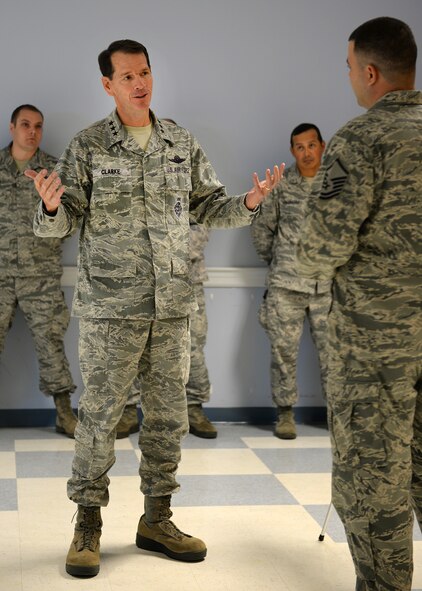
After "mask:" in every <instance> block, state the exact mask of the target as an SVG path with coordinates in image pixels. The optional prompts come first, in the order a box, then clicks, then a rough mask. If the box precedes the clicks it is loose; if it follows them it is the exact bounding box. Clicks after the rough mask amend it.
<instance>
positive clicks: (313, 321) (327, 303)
mask: <svg viewBox="0 0 422 591" xmlns="http://www.w3.org/2000/svg"><path fill="white" fill-rule="evenodd" d="M331 300H332V297H331V293H323V294H315V295H313V296H311V297H310V298H309V307H308V320H309V326H310V329H311V334H312V339H313V341H314V344H315V348H316V350H317V354H318V361H319V368H320V374H321V386H322V395H323V396H324V398H326V392H327V379H328V365H329V357H328V331H327V318H328V312H329V310H330V307H331Z"/></svg>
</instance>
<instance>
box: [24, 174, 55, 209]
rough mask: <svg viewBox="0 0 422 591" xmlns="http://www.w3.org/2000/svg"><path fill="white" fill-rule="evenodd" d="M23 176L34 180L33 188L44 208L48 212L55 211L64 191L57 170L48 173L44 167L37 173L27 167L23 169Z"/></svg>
mask: <svg viewBox="0 0 422 591" xmlns="http://www.w3.org/2000/svg"><path fill="white" fill-rule="evenodd" d="M25 176H27V177H28V178H30V179H32V180H33V181H34V184H35V188H36V189H37V191H38V194H39V196H40V197H41V199H42V200H43V202H44V207H45V208H46V210H47V211H48V212H49V213H55V212H56V211H57V208H58V207H59V205H60V199H61V196H62V195H63V193H64V187H63V185H62V182H61V180H60V178H59V176H58V174H57V172H52V173H51V174H50V175H48V171H47V170H45V169H43V170H40V172H38V173H37V172H36V171H35V170H30V169H28V170H25Z"/></svg>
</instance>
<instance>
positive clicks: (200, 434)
mask: <svg viewBox="0 0 422 591" xmlns="http://www.w3.org/2000/svg"><path fill="white" fill-rule="evenodd" d="M189 433H192V435H196V437H201V438H202V439H215V438H216V437H217V433H209V432H208V431H198V430H197V429H195V427H189Z"/></svg>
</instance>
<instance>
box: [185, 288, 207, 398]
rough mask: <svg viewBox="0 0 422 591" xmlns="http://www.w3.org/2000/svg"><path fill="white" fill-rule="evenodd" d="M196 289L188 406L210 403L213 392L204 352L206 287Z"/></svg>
mask: <svg viewBox="0 0 422 591" xmlns="http://www.w3.org/2000/svg"><path fill="white" fill-rule="evenodd" d="M194 288H195V297H196V300H197V302H198V309H197V310H196V312H192V314H191V315H190V337H191V350H190V371H189V380H188V383H187V385H186V394H187V400H188V404H203V403H204V402H208V401H209V399H210V391H211V384H210V380H209V376H208V369H207V364H206V361H205V352H204V347H205V343H206V340H207V330H208V321H207V312H206V309H205V294H204V285H203V284H202V283H196V284H195V285H194Z"/></svg>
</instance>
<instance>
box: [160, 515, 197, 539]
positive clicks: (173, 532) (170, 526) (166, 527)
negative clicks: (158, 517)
mask: <svg viewBox="0 0 422 591" xmlns="http://www.w3.org/2000/svg"><path fill="white" fill-rule="evenodd" d="M160 528H161V529H162V530H163V531H164V532H165V533H166V534H168V535H169V536H171V537H172V538H174V539H175V540H182V539H183V538H190V537H191V536H189V535H188V534H185V533H183V532H182V531H180V529H179V528H178V527H177V526H176V525H175V524H174V523H173V522H172V521H170V519H165V520H164V521H161V523H160Z"/></svg>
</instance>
